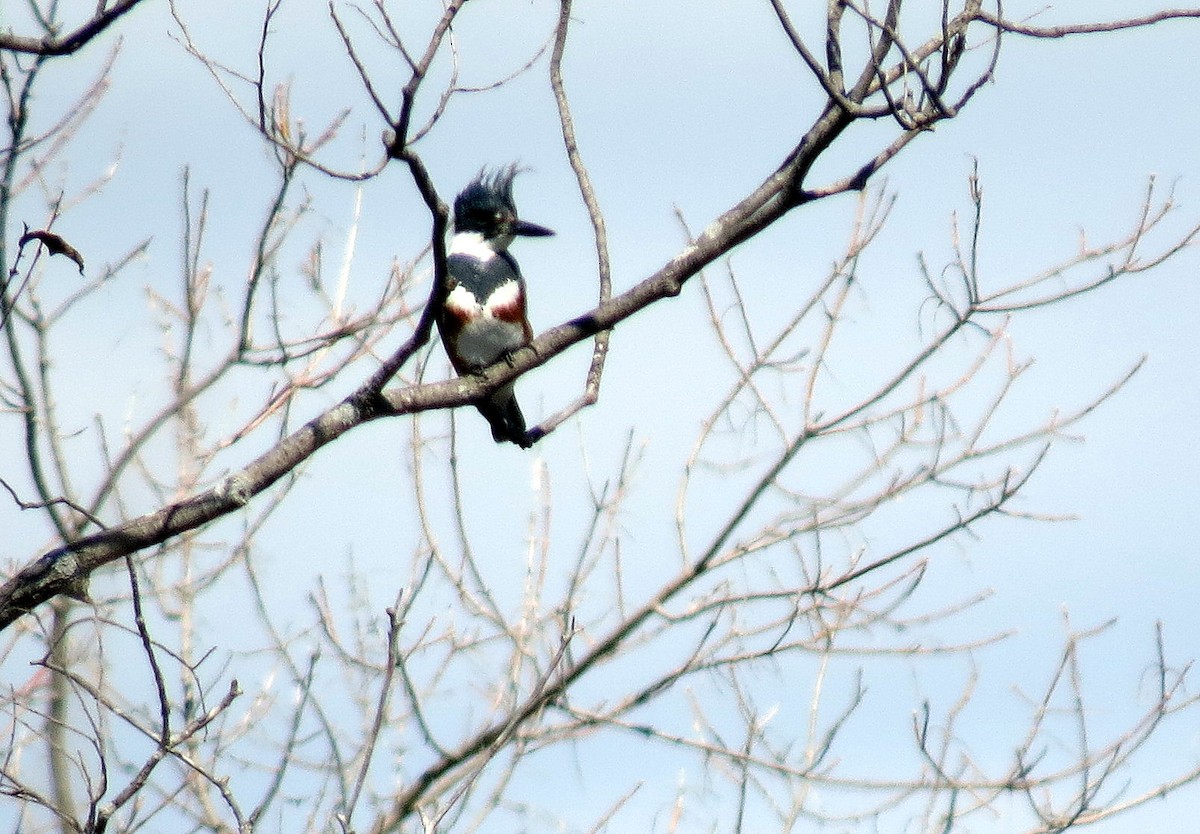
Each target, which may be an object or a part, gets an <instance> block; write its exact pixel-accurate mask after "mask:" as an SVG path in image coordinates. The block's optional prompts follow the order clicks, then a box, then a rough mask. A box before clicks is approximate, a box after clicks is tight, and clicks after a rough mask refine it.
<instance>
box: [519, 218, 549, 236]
mask: <svg viewBox="0 0 1200 834" xmlns="http://www.w3.org/2000/svg"><path fill="white" fill-rule="evenodd" d="M512 233H513V234H514V235H524V236H525V237H547V236H549V235H552V234H554V230H553V229H547V228H546V227H545V226H539V225H538V224H537V223H530V222H529V221H527V220H518V221H517V222H516V223H514V224H513V230H512Z"/></svg>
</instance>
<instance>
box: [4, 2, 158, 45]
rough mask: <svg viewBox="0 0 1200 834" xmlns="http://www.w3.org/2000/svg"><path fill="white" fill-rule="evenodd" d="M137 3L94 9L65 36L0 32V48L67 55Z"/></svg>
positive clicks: (124, 3)
mask: <svg viewBox="0 0 1200 834" xmlns="http://www.w3.org/2000/svg"><path fill="white" fill-rule="evenodd" d="M141 2H142V0H119V2H117V3H116V5H114V6H112V7H111V8H108V9H99V10H97V12H96V15H95V16H94V17H93V18H92V19H91V20H89V21H88V22H87V23H85V24H83V25H82V26H80V27H79V28H78V29H75V30H74V31H72V32H69V33H68V34H66V35H61V36H60V35H57V34H48V35H46V36H45V37H41V38H32V37H29V36H25V35H12V34H7V33H3V32H0V50H7V51H9V52H24V53H27V54H30V55H49V56H56V55H70V54H71V53H73V52H77V51H79V50H80V49H82V48H83V47H84V46H85V45H87V43H88V42H89V41H91V40H92V39H93V38H95V37H96V36H98V35H99V34H100V33H101V32H103V31H104V30H105V29H107V28H108V27H109V26H111V25H112V24H114V23H116V22H117V20H119V19H120V18H121V17H122V16H124V15H125V13H126V12H128V11H130V10H131V9H133V7H134V6H136V5H138V4H139V3H141Z"/></svg>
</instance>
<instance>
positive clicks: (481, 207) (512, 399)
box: [437, 165, 554, 449]
mask: <svg viewBox="0 0 1200 834" xmlns="http://www.w3.org/2000/svg"><path fill="white" fill-rule="evenodd" d="M517 171H518V169H517V166H516V165H509V166H508V167H507V168H501V169H499V170H497V171H493V172H492V173H490V174H489V173H487V172H486V171H480V172H479V176H477V177H476V178H475V180H474V181H473V182H471V184H470V185H468V186H467V187H466V188H464V189H463V191H462V193H461V194H459V195H458V198H457V199H455V201H454V237H453V238H451V240H450V247H449V249H448V250H447V257H446V266H447V268H448V270H449V281H450V288H449V293H448V294H447V296H446V300H445V303H444V304H443V306H442V309H441V310H439V311H438V317H437V324H438V330H439V331H440V332H441V334H442V344H444V345H445V346H446V353H447V354H449V356H450V362H451V364H452V365H454V370H456V371H457V372H458V373H459V375H463V374H471V373H477V372H479V371H480V370H482V369H483V368H486V367H487V366H488V365H491V364H493V363H494V362H496V361H497V360H499V359H500V358H501V357H503V356H506V355H507V354H509V353H511V352H512V351H514V350H516V349H517V348H519V347H523V346H525V345H527V344H529V342H530V341H532V339H533V328H532V327H530V325H529V318H528V316H527V314H526V306H525V279H524V278H522V277H521V270H520V268H519V267H518V266H517V262H516V260H515V259H514V258H513V256H512V255H510V254H509V253H508V246H509V244H510V243H512V242H513V238H514V237H515V236H517V235H525V236H528V237H543V236H545V235H552V234H554V232H553V231H551V230H550V229H547V228H546V227H544V226H539V225H537V224H536V223H528V222H526V221H524V220H520V219H518V218H517V207H516V204H515V203H514V202H513V194H512V184H513V178H514V177H515V176H516V175H517ZM476 407H477V408H478V409H479V413H480V414H482V415H483V416H484V417H485V418H486V419H487V421H488V423H490V424H491V427H492V439H494V440H495V441H496V442H497V443H502V442H504V441H505V440H507V441H510V442H512V443H516V444H517V445H518V446H520V447H521V448H523V449H528V448H529V447H530V446H532V445H533V441H532V440H530V439H529V436H528V434H527V433H526V430H525V416H524V415H523V414H521V408H520V406H518V405H517V398H516V396H515V395H514V394H513V386H512V384H511V383H510V384H508V385H505V386H504V387H503V388H500V389H499V390H497V391H495V392H493V393H492V394H491V395H490V396H488V397H487V398H486V399H484V400H481V401H480V402H478V403H477V404H476Z"/></svg>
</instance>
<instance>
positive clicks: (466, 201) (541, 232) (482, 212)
mask: <svg viewBox="0 0 1200 834" xmlns="http://www.w3.org/2000/svg"><path fill="white" fill-rule="evenodd" d="M518 171H519V169H518V168H517V166H516V165H509V166H507V167H505V168H498V169H497V170H495V171H492V172H490V173H489V172H488V171H486V170H484V171H480V172H479V176H477V177H476V178H475V179H474V180H473V181H472V182H471V184H470V185H468V186H467V187H466V188H464V189H463V190H462V193H461V194H459V195H458V197H457V199H455V201H454V231H455V232H456V233H459V234H461V233H464V232H465V233H475V234H478V235H480V236H481V237H482V238H483V239H484V240H486V241H488V242H490V243H492V244H493V245H494V246H495V247H496V248H497V249H503V248H505V247H507V246H508V244H510V243H512V239H513V237H514V236H515V235H525V236H528V237H544V236H546V235H552V234H554V232H553V231H551V230H550V229H547V228H546V227H545V226H539V225H537V224H536V223H529V222H527V221H525V220H521V219H520V218H518V217H517V205H516V203H515V202H514V201H513V193H512V190H513V189H512V186H513V179H514V178H515V177H516V176H517V173H518Z"/></svg>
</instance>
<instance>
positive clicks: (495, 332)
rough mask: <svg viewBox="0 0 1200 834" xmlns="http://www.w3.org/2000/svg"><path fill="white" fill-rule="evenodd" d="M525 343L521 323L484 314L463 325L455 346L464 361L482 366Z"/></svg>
mask: <svg viewBox="0 0 1200 834" xmlns="http://www.w3.org/2000/svg"><path fill="white" fill-rule="evenodd" d="M524 343H525V332H524V330H522V329H521V327H520V326H519V325H516V324H511V323H509V322H507V321H501V320H500V319H495V318H492V317H491V316H482V317H480V318H477V319H475V320H474V321H472V322H469V323H468V324H467V325H466V326H464V327H463V329H462V331H461V332H460V333H459V334H458V341H457V342H456V343H455V347H457V349H458V356H459V358H460V359H461V360H462V361H464V362H467V363H469V364H471V365H474V366H476V367H479V368H482V367H484V366H486V365H490V364H492V363H493V362H495V361H496V360H497V359H499V358H500V357H501V356H503V355H504V354H506V353H508V352H509V351H510V350H515V349H517V348H519V347H521V345H523V344H524Z"/></svg>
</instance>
